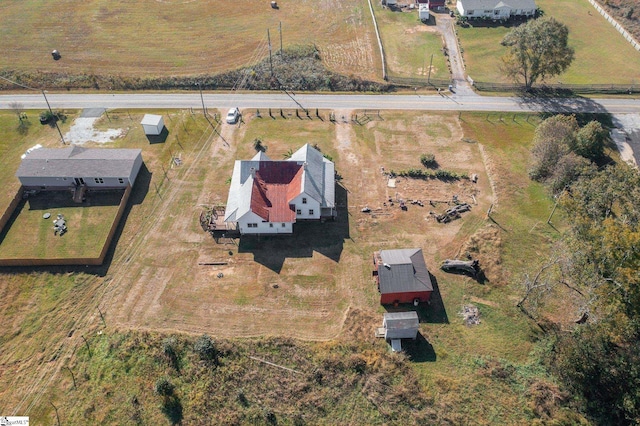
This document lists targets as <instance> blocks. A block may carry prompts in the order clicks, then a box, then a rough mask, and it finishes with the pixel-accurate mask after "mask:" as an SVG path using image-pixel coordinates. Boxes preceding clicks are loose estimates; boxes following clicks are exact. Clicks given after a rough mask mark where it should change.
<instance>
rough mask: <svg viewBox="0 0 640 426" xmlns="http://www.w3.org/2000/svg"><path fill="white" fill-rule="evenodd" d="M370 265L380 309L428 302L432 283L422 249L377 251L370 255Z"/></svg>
mask: <svg viewBox="0 0 640 426" xmlns="http://www.w3.org/2000/svg"><path fill="white" fill-rule="evenodd" d="M373 264H374V267H375V269H374V271H373V276H374V277H375V278H376V282H377V284H378V291H379V292H380V303H381V304H382V305H397V304H399V303H413V304H414V305H418V304H419V303H421V302H427V301H428V300H429V299H430V297H431V293H432V292H433V283H432V282H431V274H430V273H429V270H428V269H427V265H426V263H425V261H424V256H423V254H422V249H419V248H411V249H397V250H380V251H379V252H376V253H374V255H373Z"/></svg>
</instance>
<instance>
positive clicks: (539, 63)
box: [501, 18, 574, 90]
mask: <svg viewBox="0 0 640 426" xmlns="http://www.w3.org/2000/svg"><path fill="white" fill-rule="evenodd" d="M568 40H569V29H568V28H567V26H566V25H564V24H562V23H560V22H558V21H556V20H555V19H553V18H541V19H536V20H532V21H529V22H527V23H526V24H523V25H520V26H518V27H516V28H514V29H513V30H511V31H510V32H509V33H508V34H507V35H506V36H505V37H504V39H503V40H502V43H501V44H502V45H503V46H506V47H508V48H509V50H508V52H507V53H506V54H505V55H504V56H503V57H502V71H503V72H504V73H505V74H506V75H507V76H508V77H509V78H511V79H512V80H514V81H515V82H517V83H524V85H525V88H526V90H529V89H531V87H532V86H533V85H534V84H535V83H536V82H537V81H539V80H544V79H545V78H547V77H553V76H555V75H558V74H561V73H562V72H564V71H565V70H566V69H567V68H568V67H569V65H571V62H572V61H573V56H574V51H573V49H572V48H571V47H569V46H568Z"/></svg>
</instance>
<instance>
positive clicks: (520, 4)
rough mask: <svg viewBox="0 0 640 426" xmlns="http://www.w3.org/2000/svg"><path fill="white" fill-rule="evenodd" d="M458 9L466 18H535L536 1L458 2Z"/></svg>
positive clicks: (481, 0)
mask: <svg viewBox="0 0 640 426" xmlns="http://www.w3.org/2000/svg"><path fill="white" fill-rule="evenodd" d="M456 9H457V10H458V13H459V14H460V16H463V17H465V18H489V19H494V20H506V19H509V18H511V17H516V16H534V15H535V13H536V3H535V1H534V0H458V3H457V5H456Z"/></svg>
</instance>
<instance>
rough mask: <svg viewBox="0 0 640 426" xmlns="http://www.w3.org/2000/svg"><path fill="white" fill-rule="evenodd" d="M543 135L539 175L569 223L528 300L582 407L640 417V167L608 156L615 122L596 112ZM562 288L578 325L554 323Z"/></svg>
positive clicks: (608, 415) (536, 157)
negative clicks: (606, 122) (595, 117)
mask: <svg viewBox="0 0 640 426" xmlns="http://www.w3.org/2000/svg"><path fill="white" fill-rule="evenodd" d="M534 138H535V144H534V147H533V149H532V152H531V157H532V158H531V160H532V161H531V168H530V171H529V173H530V177H531V178H532V179H535V180H538V181H542V182H545V184H546V185H547V187H548V188H549V191H550V193H551V194H553V195H554V196H555V197H556V199H557V201H558V205H559V206H560V207H561V208H562V209H563V210H564V211H565V214H566V215H567V216H568V218H569V220H568V221H567V222H568V223H569V229H568V230H567V231H565V232H564V233H563V234H562V236H561V238H560V239H559V240H558V241H557V243H556V245H555V247H554V249H553V250H552V254H551V255H550V256H549V257H548V258H547V259H545V260H544V262H543V263H542V264H541V265H539V266H538V267H537V269H536V270H535V271H534V273H531V274H525V276H524V279H523V286H524V289H523V298H522V300H521V302H520V304H519V306H520V308H521V309H522V310H523V312H525V313H526V314H527V315H529V317H530V318H532V319H534V320H535V321H536V322H537V323H538V324H539V325H541V327H542V328H543V329H544V330H545V332H546V337H545V338H546V339H547V341H548V342H549V345H548V350H547V351H546V352H545V354H544V359H545V362H546V365H547V366H548V368H549V370H550V371H551V372H552V373H553V374H554V375H555V377H556V378H557V379H558V381H559V382H560V383H561V384H562V385H563V386H564V387H565V388H566V390H569V391H571V393H572V394H573V396H574V403H575V404H577V405H576V408H578V410H579V411H581V412H582V413H583V414H585V415H586V416H587V417H588V418H590V419H592V420H594V421H595V422H596V423H598V424H638V423H640V273H639V271H640V173H639V172H638V170H637V169H636V168H635V167H633V166H631V165H629V164H626V163H622V162H618V163H615V162H613V161H610V159H606V156H605V154H604V153H605V148H606V143H607V131H606V129H605V128H604V127H603V126H602V125H601V124H600V123H599V122H597V121H590V122H588V123H586V124H585V125H583V126H580V125H579V124H578V120H577V119H576V117H575V116H563V115H557V116H553V117H550V118H548V119H546V120H544V121H543V122H542V123H541V124H540V125H539V126H538V127H537V129H536V132H535V136H534ZM603 160H609V161H603ZM560 289H561V290H562V291H559V290H560ZM557 297H562V298H563V299H562V300H560V301H559V303H555V306H558V305H560V306H563V308H564V309H566V310H570V312H569V313H571V314H572V315H573V317H574V318H575V324H574V325H573V326H572V327H569V329H566V326H565V327H564V328H561V327H559V326H557V325H555V324H549V322H551V321H549V320H548V318H549V317H550V316H552V312H551V311H550V309H551V308H547V306H550V305H551V303H550V302H551V301H550V300H549V299H550V298H557ZM556 302H558V301H557V300H556Z"/></svg>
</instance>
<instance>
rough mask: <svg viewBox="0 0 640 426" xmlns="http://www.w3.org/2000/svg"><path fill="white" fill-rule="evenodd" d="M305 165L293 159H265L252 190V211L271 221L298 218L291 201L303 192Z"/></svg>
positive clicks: (289, 220)
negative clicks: (290, 204)
mask: <svg viewBox="0 0 640 426" xmlns="http://www.w3.org/2000/svg"><path fill="white" fill-rule="evenodd" d="M303 170H304V169H303V167H302V166H301V165H299V164H296V163H294V162H291V161H261V162H260V168H259V170H257V171H256V175H255V180H254V181H253V189H252V191H251V211H253V212H254V213H255V214H257V215H258V216H260V217H261V218H262V219H263V220H265V221H267V222H294V221H295V218H296V212H295V211H294V210H293V209H292V208H291V207H290V206H289V201H290V200H291V199H292V198H293V197H295V196H297V195H298V194H300V188H301V180H302V173H303Z"/></svg>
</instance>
